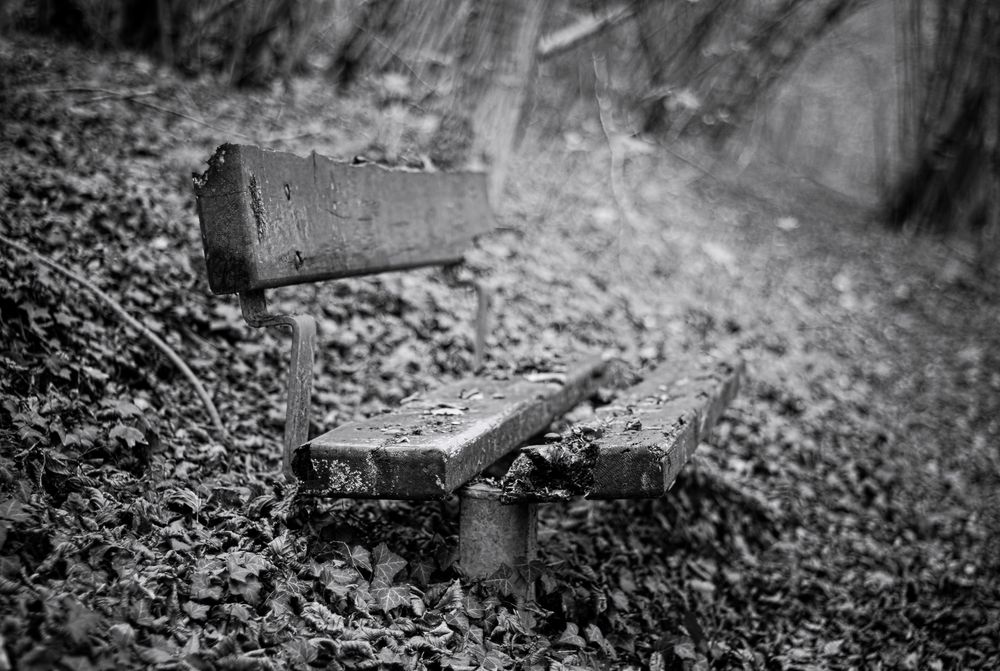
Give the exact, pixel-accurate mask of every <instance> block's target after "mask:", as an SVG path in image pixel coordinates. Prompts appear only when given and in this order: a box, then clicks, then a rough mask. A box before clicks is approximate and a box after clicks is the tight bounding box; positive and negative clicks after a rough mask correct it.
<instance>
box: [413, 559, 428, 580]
mask: <svg viewBox="0 0 1000 671" xmlns="http://www.w3.org/2000/svg"><path fill="white" fill-rule="evenodd" d="M432 573H434V563H433V562H430V561H427V560H424V559H419V560H417V561H415V562H413V566H412V567H411V568H410V579H411V580H412V581H413V582H415V583H416V584H417V585H427V584H429V583H430V581H431V574H432Z"/></svg>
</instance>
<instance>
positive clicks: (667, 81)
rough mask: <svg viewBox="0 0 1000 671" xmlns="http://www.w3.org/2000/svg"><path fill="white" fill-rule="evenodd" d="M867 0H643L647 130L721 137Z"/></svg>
mask: <svg viewBox="0 0 1000 671" xmlns="http://www.w3.org/2000/svg"><path fill="white" fill-rule="evenodd" d="M865 1H866V0H782V1H781V2H778V3H774V7H773V8H771V9H769V10H766V11H763V10H762V9H761V7H760V3H757V2H751V1H749V0H702V1H701V2H697V3H688V2H666V1H664V0H644V2H643V6H642V10H641V13H640V31H641V39H642V48H643V51H644V53H645V55H646V58H647V59H648V60H649V64H650V69H651V71H652V72H653V80H654V81H653V86H652V91H653V95H652V96H651V105H650V107H649V108H648V116H647V122H646V126H647V129H649V130H666V131H668V133H669V134H671V135H674V136H675V135H678V134H681V133H685V132H692V131H694V130H695V129H700V130H703V131H705V132H708V133H709V134H710V135H712V136H713V137H716V138H717V139H722V138H723V137H725V136H726V135H727V134H728V133H729V132H730V131H731V130H733V129H734V128H735V127H736V125H737V122H738V121H740V120H741V118H742V117H743V116H744V115H746V114H749V113H750V111H751V110H753V109H754V107H755V104H756V103H757V101H758V100H759V99H760V98H761V96H763V95H764V94H765V93H766V92H767V91H768V90H769V89H770V87H771V86H772V85H773V84H774V83H775V82H777V81H778V80H779V79H780V78H781V76H782V75H784V74H785V73H787V72H788V70H789V69H790V68H791V67H792V66H793V65H794V64H795V63H797V62H798V61H799V59H800V58H801V57H802V55H803V54H804V53H805V51H806V49H808V48H809V46H810V45H812V44H813V43H815V41H816V40H818V39H819V38H820V37H822V35H823V34H824V33H826V31H828V30H829V29H831V28H833V27H834V26H835V25H837V23H839V22H840V21H841V20H843V19H844V18H845V17H846V16H848V15H849V14H850V12H852V11H854V10H856V9H858V8H859V7H860V6H861V5H863V4H864V3H865Z"/></svg>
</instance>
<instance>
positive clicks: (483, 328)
mask: <svg viewBox="0 0 1000 671" xmlns="http://www.w3.org/2000/svg"><path fill="white" fill-rule="evenodd" d="M473 285H474V286H475V288H476V340H475V349H473V359H472V366H473V368H474V369H475V370H480V369H481V368H482V367H483V363H484V361H485V359H486V333H487V332H488V331H489V328H490V302H491V301H492V297H493V295H492V292H491V291H490V288H489V287H488V286H486V285H485V284H484V283H482V282H474V283H473Z"/></svg>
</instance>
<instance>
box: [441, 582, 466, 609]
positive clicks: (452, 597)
mask: <svg viewBox="0 0 1000 671" xmlns="http://www.w3.org/2000/svg"><path fill="white" fill-rule="evenodd" d="M464 597H465V592H464V591H463V590H462V583H461V582H459V581H458V580H453V581H452V583H451V584H450V585H448V588H447V589H446V590H445V591H444V594H442V595H441V598H440V599H438V601H437V603H436V604H435V605H434V608H435V609H436V610H448V611H450V610H455V609H456V608H461V607H462V599H463V598H464Z"/></svg>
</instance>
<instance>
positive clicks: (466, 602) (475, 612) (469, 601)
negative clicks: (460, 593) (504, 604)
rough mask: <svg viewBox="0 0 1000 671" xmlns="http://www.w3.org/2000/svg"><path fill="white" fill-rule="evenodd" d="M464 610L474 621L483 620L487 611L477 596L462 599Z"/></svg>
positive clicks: (470, 595) (467, 595)
mask: <svg viewBox="0 0 1000 671" xmlns="http://www.w3.org/2000/svg"><path fill="white" fill-rule="evenodd" d="M462 608H463V609H464V610H465V614H466V615H468V616H469V617H470V618H472V619H473V620H481V619H483V617H485V616H486V609H485V608H483V604H482V603H481V602H480V601H479V599H477V598H476V597H475V595H472V594H466V595H465V596H464V597H463V598H462Z"/></svg>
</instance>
